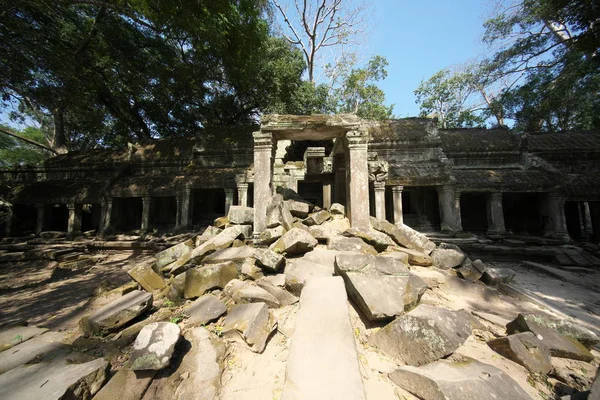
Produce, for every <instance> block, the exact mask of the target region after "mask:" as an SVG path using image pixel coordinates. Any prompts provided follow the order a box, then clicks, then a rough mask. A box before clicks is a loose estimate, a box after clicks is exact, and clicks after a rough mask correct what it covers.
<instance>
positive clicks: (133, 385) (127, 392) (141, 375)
mask: <svg viewBox="0 0 600 400" xmlns="http://www.w3.org/2000/svg"><path fill="white" fill-rule="evenodd" d="M155 374H156V371H153V370H148V371H131V370H129V369H127V368H121V369H120V370H118V371H117V373H116V374H115V375H114V376H113V377H112V378H110V380H109V381H108V383H107V384H106V385H104V386H103V387H102V389H100V391H99V392H98V393H96V395H95V396H94V400H140V399H141V398H142V396H143V395H144V392H146V389H147V388H148V386H149V385H150V382H152V378H153V377H154V375H155Z"/></svg>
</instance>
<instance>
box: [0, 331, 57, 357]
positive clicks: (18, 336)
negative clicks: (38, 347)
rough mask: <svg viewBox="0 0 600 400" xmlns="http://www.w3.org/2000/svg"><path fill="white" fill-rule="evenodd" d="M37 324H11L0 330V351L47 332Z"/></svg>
mask: <svg viewBox="0 0 600 400" xmlns="http://www.w3.org/2000/svg"><path fill="white" fill-rule="evenodd" d="M47 331H48V329H47V328H38V327H37V326H13V327H12V328H8V329H5V330H3V331H2V332H0V352H1V351H4V350H6V349H10V348H11V347H13V346H16V345H18V344H20V343H23V342H26V341H28V340H29V339H31V338H32V337H36V336H38V335H41V334H42V333H44V332H47Z"/></svg>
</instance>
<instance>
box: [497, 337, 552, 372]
mask: <svg viewBox="0 0 600 400" xmlns="http://www.w3.org/2000/svg"><path fill="white" fill-rule="evenodd" d="M487 344H488V346H490V348H491V349H492V350H494V351H495V352H496V353H498V354H500V355H502V356H504V357H506V358H508V359H509V360H512V361H514V362H516V363H517V364H520V365H522V366H524V367H525V368H527V369H528V370H529V371H531V372H533V373H539V374H547V373H548V372H550V370H551V369H552V360H551V359H550V350H548V348H547V347H546V346H545V345H544V344H543V343H542V342H541V341H540V340H539V339H538V338H537V337H536V336H535V335H534V334H533V333H531V332H523V333H517V334H514V335H510V336H506V337H502V338H498V339H494V340H490V341H489V342H487Z"/></svg>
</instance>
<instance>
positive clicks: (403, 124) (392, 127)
mask: <svg viewBox="0 0 600 400" xmlns="http://www.w3.org/2000/svg"><path fill="white" fill-rule="evenodd" d="M436 134H437V120H436V119H432V118H403V119H392V120H389V121H381V122H378V123H377V124H373V125H372V126H370V127H369V136H370V140H371V142H377V141H403V142H405V141H423V140H430V141H431V140H437V139H438V137H437V135H436Z"/></svg>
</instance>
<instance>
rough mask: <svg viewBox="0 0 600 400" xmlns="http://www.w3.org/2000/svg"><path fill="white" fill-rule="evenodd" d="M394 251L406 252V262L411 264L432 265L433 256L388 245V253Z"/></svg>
mask: <svg viewBox="0 0 600 400" xmlns="http://www.w3.org/2000/svg"><path fill="white" fill-rule="evenodd" d="M394 251H396V252H401V253H404V254H406V255H407V256H408V263H409V264H411V265H418V266H421V267H429V266H431V265H433V258H431V256H428V255H427V254H425V253H422V252H420V251H417V250H411V249H407V248H404V247H397V246H395V247H389V248H388V250H387V252H388V254H389V253H390V252H394Z"/></svg>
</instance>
